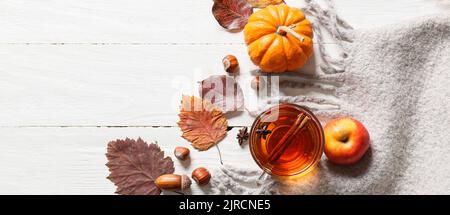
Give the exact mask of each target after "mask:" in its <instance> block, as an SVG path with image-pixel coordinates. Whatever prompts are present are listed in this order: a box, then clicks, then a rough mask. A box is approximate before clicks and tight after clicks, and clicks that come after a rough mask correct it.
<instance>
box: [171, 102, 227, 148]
mask: <svg viewBox="0 0 450 215" xmlns="http://www.w3.org/2000/svg"><path fill="white" fill-rule="evenodd" d="M179 117H180V121H179V122H178V126H180V128H181V131H183V135H182V137H183V138H184V139H186V140H188V141H189V142H191V143H192V146H193V147H194V148H196V149H198V150H200V151H205V150H208V149H209V148H211V147H212V146H214V145H216V144H217V143H218V142H219V141H220V140H222V139H223V138H224V137H225V135H226V133H227V127H228V122H227V119H226V118H225V117H224V115H223V113H222V111H221V110H220V109H219V108H217V107H215V106H214V105H212V104H211V102H209V101H208V100H202V99H199V98H196V97H194V96H186V95H183V99H182V101H181V110H180V114H179Z"/></svg>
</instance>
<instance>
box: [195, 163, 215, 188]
mask: <svg viewBox="0 0 450 215" xmlns="http://www.w3.org/2000/svg"><path fill="white" fill-rule="evenodd" d="M192 178H193V179H194V181H195V182H197V184H199V185H205V184H208V182H209V179H211V174H209V171H208V170H207V169H205V168H203V167H199V168H197V169H194V171H192Z"/></svg>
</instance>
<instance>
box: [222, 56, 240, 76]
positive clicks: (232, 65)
mask: <svg viewBox="0 0 450 215" xmlns="http://www.w3.org/2000/svg"><path fill="white" fill-rule="evenodd" d="M222 63H223V68H224V69H225V71H227V72H228V73H230V74H234V73H236V72H237V68H238V67H239V62H238V60H237V58H236V57H235V56H234V55H227V56H225V57H224V58H223V59H222Z"/></svg>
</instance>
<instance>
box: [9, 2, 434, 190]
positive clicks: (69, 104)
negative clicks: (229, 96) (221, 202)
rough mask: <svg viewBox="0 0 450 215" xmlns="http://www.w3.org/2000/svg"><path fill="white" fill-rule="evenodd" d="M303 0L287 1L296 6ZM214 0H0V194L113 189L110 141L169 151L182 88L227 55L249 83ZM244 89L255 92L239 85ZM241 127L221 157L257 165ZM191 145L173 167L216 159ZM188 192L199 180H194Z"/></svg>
mask: <svg viewBox="0 0 450 215" xmlns="http://www.w3.org/2000/svg"><path fill="white" fill-rule="evenodd" d="M302 2H303V1H298V0H286V3H287V4H289V5H291V6H301V5H302ZM212 4H213V3H212V1H210V0H165V1H149V0H134V1H125V0H95V1H94V0H59V1H51V0H34V1H26V0H3V1H0V27H1V29H2V30H1V34H0V137H2V144H0V169H1V171H0V194H112V193H113V192H114V186H113V184H112V183H111V182H109V181H108V180H107V179H106V176H107V175H108V171H107V168H106V166H105V165H104V164H105V163H106V158H105V156H104V153H105V152H106V144H107V142H108V141H110V140H113V139H116V138H125V137H132V138H136V137H139V136H140V137H142V138H144V139H145V140H147V141H153V140H158V141H159V144H160V145H161V147H162V148H163V150H165V151H166V152H167V153H168V154H171V153H172V150H173V148H174V147H175V146H178V145H189V144H188V143H187V142H186V141H185V140H184V139H182V138H181V137H180V136H181V133H180V131H179V129H178V128H176V127H171V126H175V125H176V124H175V123H176V121H177V120H178V117H177V115H176V114H177V112H178V109H177V108H176V107H177V105H176V103H177V102H178V99H179V98H181V94H183V93H185V94H197V87H196V82H197V81H199V80H201V79H202V78H205V77H207V76H209V75H212V74H223V69H222V65H221V62H220V60H221V58H222V57H223V56H224V55H226V54H234V55H236V56H237V57H238V59H239V61H240V64H241V71H243V72H241V75H240V76H239V80H238V82H240V83H241V86H249V84H248V83H247V82H248V81H249V79H247V78H249V77H250V76H251V75H250V72H249V71H251V70H254V69H256V67H255V66H254V65H253V64H252V63H251V62H250V61H249V59H248V56H247V54H246V47H245V45H244V44H243V36H242V33H228V32H226V31H225V30H223V29H222V28H221V27H220V26H219V25H218V24H217V22H216V21H215V20H214V18H213V16H212V13H211V6H212ZM335 4H336V8H337V10H338V12H339V14H341V15H342V17H343V18H345V19H346V20H347V21H348V22H349V23H351V24H352V25H353V26H354V27H355V28H356V29H361V28H372V27H376V26H382V25H386V24H392V23H396V22H401V21H403V20H406V19H413V18H420V16H422V15H426V14H430V13H436V12H442V11H443V9H439V8H438V7H437V6H436V5H437V4H436V1H432V0H376V1H375V0H372V1H358V0H336V1H335ZM325 43H328V45H330V46H332V45H333V42H332V41H327V40H325ZM315 48H316V49H317V47H315ZM319 63H320V58H318V56H317V55H316V56H315V57H314V58H313V59H312V60H310V62H309V63H308V65H307V66H306V68H305V69H303V72H305V73H311V72H314V70H315V69H316V67H317V65H318V64H319ZM181 83H188V84H187V85H183V84H181ZM243 88H244V87H243ZM246 93H247V95H246V96H251V95H250V94H251V92H250V94H249V91H246V89H245V88H244V94H246ZM229 121H230V123H229V124H230V125H232V126H242V125H250V124H251V122H252V121H253V119H252V118H251V117H250V116H248V114H247V113H242V114H237V115H236V116H232V117H231V116H230V120H229ZM167 126H168V127H167ZM236 132H237V128H234V129H232V130H231V131H230V132H229V133H228V136H227V137H226V138H225V140H223V141H222V142H221V143H220V144H219V146H220V148H221V151H222V154H223V159H224V162H225V163H229V164H235V165H241V166H242V165H245V166H250V167H255V163H254V162H253V160H252V158H251V156H250V154H249V152H248V148H247V146H245V147H244V148H240V146H239V145H238V144H237V143H236V140H235V135H236ZM192 152H193V154H192V160H191V163H190V164H186V163H185V164H182V163H179V162H178V161H175V164H176V171H177V172H179V173H186V174H190V171H191V170H192V169H193V168H195V167H198V166H205V167H207V168H215V167H218V166H219V161H218V156H217V151H216V150H215V149H214V148H213V149H211V150H209V151H207V152H202V153H198V152H197V151H195V150H192ZM192 193H193V194H202V193H203V191H202V190H201V189H200V188H199V187H198V186H196V185H194V186H193V189H192Z"/></svg>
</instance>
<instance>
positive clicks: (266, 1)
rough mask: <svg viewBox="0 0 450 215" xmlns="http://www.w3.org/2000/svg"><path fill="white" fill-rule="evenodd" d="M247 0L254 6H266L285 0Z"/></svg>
mask: <svg viewBox="0 0 450 215" xmlns="http://www.w3.org/2000/svg"><path fill="white" fill-rule="evenodd" d="M247 2H248V3H249V4H250V5H251V6H252V7H254V8H265V7H267V6H269V5H275V4H280V3H282V2H283V0H247Z"/></svg>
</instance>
